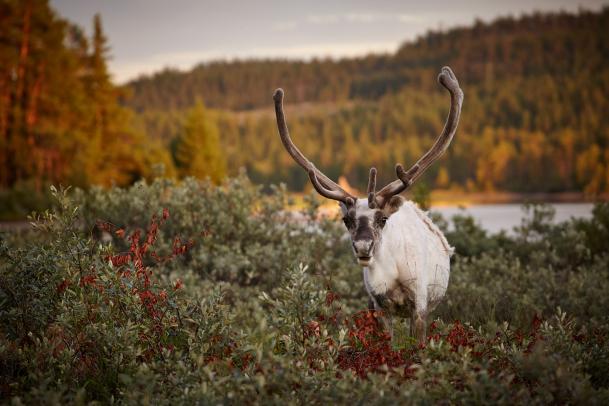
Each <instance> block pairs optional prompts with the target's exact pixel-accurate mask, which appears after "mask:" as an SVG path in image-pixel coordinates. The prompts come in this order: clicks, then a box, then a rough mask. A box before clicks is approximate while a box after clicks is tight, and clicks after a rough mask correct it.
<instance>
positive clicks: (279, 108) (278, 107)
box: [273, 88, 356, 206]
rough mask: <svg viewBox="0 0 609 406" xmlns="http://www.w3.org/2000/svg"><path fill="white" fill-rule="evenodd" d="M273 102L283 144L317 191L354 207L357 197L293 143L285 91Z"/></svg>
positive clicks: (281, 90) (278, 91)
mask: <svg viewBox="0 0 609 406" xmlns="http://www.w3.org/2000/svg"><path fill="white" fill-rule="evenodd" d="M273 100H275V115H276V116H277V128H278V129H279V136H280V137H281V142H282V143H283V146H284V147H285V149H286V150H287V151H288V153H289V154H290V155H291V156H292V158H294V161H296V163H297V164H298V165H300V166H301V167H302V168H304V169H305V170H306V171H307V173H308V174H309V179H310V180H311V183H312V184H313V187H314V188H315V190H317V192H318V193H319V194H320V195H322V196H324V197H327V198H328V199H333V200H338V201H340V202H343V203H344V204H346V205H347V206H352V205H353V204H354V203H355V200H356V199H355V197H354V196H351V195H350V194H349V193H347V192H346V191H345V190H344V189H343V188H341V187H340V186H338V184H336V183H335V182H334V181H332V180H331V179H330V178H328V177H327V176H326V175H324V174H323V173H322V172H321V171H320V170H319V169H317V168H316V167H315V165H313V163H312V162H311V161H309V160H308V159H307V158H306V157H305V156H304V155H303V154H302V152H300V150H299V149H298V148H297V147H296V145H294V143H293V142H292V139H291V138H290V132H289V131H288V125H287V124H286V121H285V115H284V114H283V89H281V88H280V89H277V90H275V94H273Z"/></svg>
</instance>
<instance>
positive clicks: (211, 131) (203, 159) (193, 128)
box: [175, 101, 226, 183]
mask: <svg viewBox="0 0 609 406" xmlns="http://www.w3.org/2000/svg"><path fill="white" fill-rule="evenodd" d="M175 161H176V164H177V166H178V169H179V171H180V174H181V176H194V177H197V178H207V177H209V178H210V179H211V181H212V182H214V183H219V182H220V181H221V180H222V179H223V178H224V176H225V175H226V161H225V157H224V154H223V151H222V150H221V146H220V136H219V132H218V127H217V126H216V124H215V123H214V122H212V121H211V120H210V117H209V115H208V112H207V110H206V109H205V106H204V104H203V103H202V102H201V101H197V103H196V104H195V106H194V107H193V108H192V109H190V110H189V111H188V114H187V117H186V122H185V124H184V128H183V130H182V135H181V136H180V139H179V140H178V145H177V147H176V151H175Z"/></svg>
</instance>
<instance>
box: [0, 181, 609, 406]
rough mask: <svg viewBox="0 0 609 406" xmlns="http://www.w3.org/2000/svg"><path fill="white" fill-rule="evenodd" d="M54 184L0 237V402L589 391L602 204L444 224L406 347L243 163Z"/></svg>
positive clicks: (277, 192)
mask: <svg viewBox="0 0 609 406" xmlns="http://www.w3.org/2000/svg"><path fill="white" fill-rule="evenodd" d="M54 196H55V199H56V207H57V208H56V209H55V210H53V211H49V212H46V213H44V214H42V215H40V216H38V217H36V218H33V219H32V221H33V223H34V224H35V226H36V228H35V231H34V232H32V233H31V234H25V235H19V236H16V235H8V234H5V235H3V236H2V240H1V241H0V326H1V327H0V371H1V372H0V399H2V400H3V401H5V402H9V401H10V402H12V403H14V404H20V403H26V404H37V403H86V402H94V401H97V402H102V403H126V404H142V403H154V404H193V403H195V404H208V403H213V404H218V403H222V404H225V403H228V404H258V403H264V404H275V403H281V404H285V403H314V404H322V403H324V404H325V403H347V402H358V403H374V404H395V403H405V402H408V403H410V402H412V403H500V404H501V403H503V404H514V403H527V404H547V403H578V404H581V403H586V404H588V403H590V404H595V403H597V404H606V403H607V402H608V401H609V380H608V378H607V374H606V371H608V370H609V342H608V337H609V331H608V330H609V323H608V320H607V317H608V312H607V310H608V309H609V299H607V295H606V292H607V291H609V263H608V262H609V252H607V250H608V247H607V246H606V244H601V243H599V242H598V239H599V238H604V236H606V234H607V224H609V210H608V209H607V207H608V206H609V205H607V204H599V205H598V206H597V207H596V208H595V210H594V215H593V218H592V219H590V220H573V221H570V222H566V223H562V224H553V223H552V222H551V218H552V213H551V211H549V210H548V209H547V208H545V207H537V206H536V207H530V208H528V209H527V210H528V215H527V216H526V217H525V220H524V221H523V224H522V225H521V226H520V227H518V228H517V229H516V230H514V232H513V233H512V234H505V233H504V234H500V235H487V233H485V232H484V231H483V230H482V229H481V228H480V227H479V226H478V225H477V224H476V223H475V222H474V221H473V220H472V219H471V218H466V217H463V216H461V217H458V218H455V219H452V220H449V221H451V222H452V225H453V226H452V227H451V228H450V229H449V230H447V236H448V238H449V241H450V242H451V244H453V245H454V246H455V247H456V248H457V254H456V255H455V256H454V259H453V265H452V270H451V282H450V286H449V290H448V292H447V297H446V299H445V300H444V302H443V303H442V304H441V305H440V307H439V308H438V310H437V311H436V312H435V313H434V317H435V318H436V319H435V321H434V322H433V323H432V324H431V326H430V329H429V331H428V333H429V336H428V339H427V342H426V344H425V345H421V346H419V345H417V344H416V343H415V341H414V340H412V339H411V338H409V337H407V336H406V334H405V331H407V329H406V328H405V321H400V320H396V321H395V322H394V323H395V326H394V328H395V331H396V336H395V337H394V338H393V340H391V339H390V337H389V336H388V335H387V334H386V333H385V332H384V331H383V329H382V327H381V324H380V323H379V317H380V315H379V314H377V313H375V312H370V311H367V310H364V311H362V310H361V309H363V308H365V307H366V303H367V300H366V296H365V292H364V290H363V287H362V282H361V270H359V269H358V267H357V265H356V264H355V261H354V260H353V259H352V258H351V254H350V252H349V249H348V244H347V242H346V240H345V239H344V233H343V231H342V230H341V228H340V226H339V225H338V223H339V222H334V221H333V219H323V218H321V219H320V218H317V216H316V208H317V203H316V202H315V199H312V198H311V199H309V205H308V207H306V208H305V209H304V210H303V211H302V212H301V213H299V214H294V213H293V212H292V211H289V210H287V209H286V208H285V207H286V204H287V198H286V196H285V192H284V190H283V189H282V188H273V189H272V190H271V193H270V194H264V193H262V191H261V189H260V188H258V187H255V186H254V185H252V184H251V183H250V182H249V181H248V180H247V178H246V177H244V176H241V177H239V178H236V179H232V180H229V181H227V182H226V183H225V184H223V185H221V186H219V187H215V186H212V185H210V184H208V183H205V182H197V181H194V180H187V181H185V182H183V183H180V184H176V183H174V182H172V181H165V180H156V181H154V182H153V183H151V184H145V183H140V184H137V185H135V186H133V187H131V188H127V189H117V188H113V189H110V190H108V191H102V190H92V191H90V192H87V193H85V192H82V191H76V192H67V191H64V190H61V191H54ZM444 223H445V224H448V222H447V221H444ZM303 264H307V265H303Z"/></svg>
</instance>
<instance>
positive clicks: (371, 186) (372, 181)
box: [368, 167, 376, 209]
mask: <svg viewBox="0 0 609 406" xmlns="http://www.w3.org/2000/svg"><path fill="white" fill-rule="evenodd" d="M375 193H376V168H375V167H372V168H370V176H369V177H368V207H369V208H371V209H374V208H375V207H376V202H375V200H374V195H375Z"/></svg>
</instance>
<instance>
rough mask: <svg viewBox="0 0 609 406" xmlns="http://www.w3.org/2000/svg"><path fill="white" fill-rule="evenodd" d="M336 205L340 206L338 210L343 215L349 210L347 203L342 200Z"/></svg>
mask: <svg viewBox="0 0 609 406" xmlns="http://www.w3.org/2000/svg"><path fill="white" fill-rule="evenodd" d="M338 205H339V206H340V211H341V213H343V216H346V215H347V212H348V211H349V209H348V208H347V205H346V204H344V203H343V202H338Z"/></svg>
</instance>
